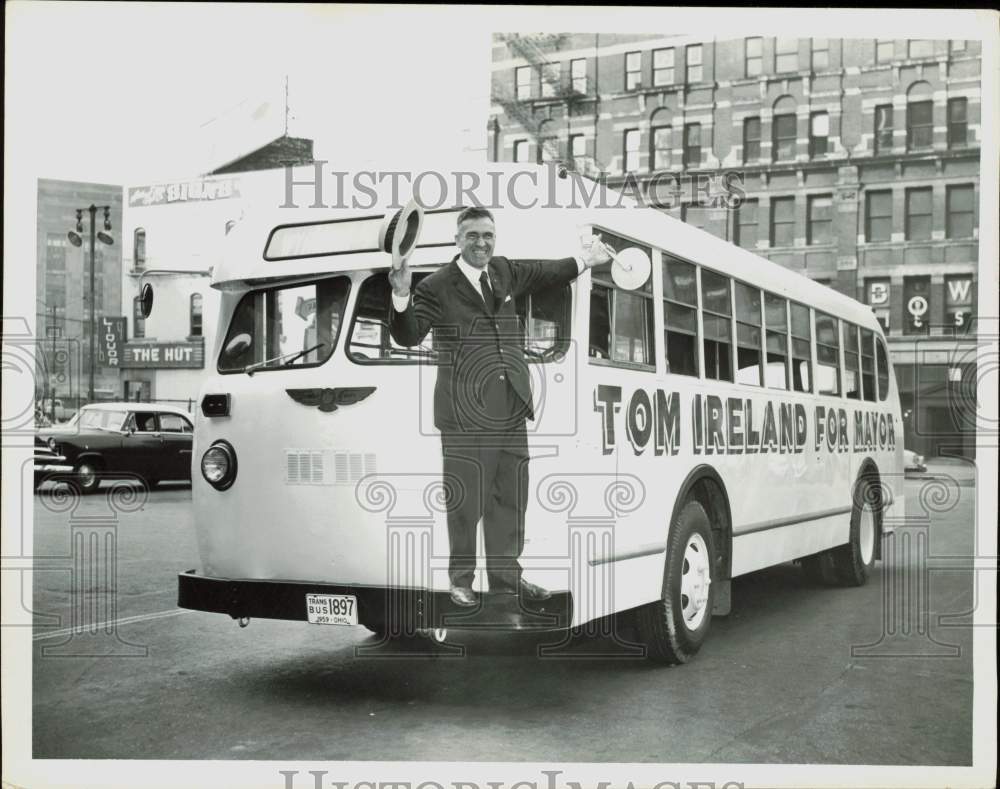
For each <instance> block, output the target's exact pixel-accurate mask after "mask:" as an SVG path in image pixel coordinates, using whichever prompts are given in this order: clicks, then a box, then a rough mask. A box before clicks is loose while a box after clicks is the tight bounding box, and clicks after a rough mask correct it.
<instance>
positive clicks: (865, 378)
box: [861, 329, 875, 402]
mask: <svg viewBox="0 0 1000 789" xmlns="http://www.w3.org/2000/svg"><path fill="white" fill-rule="evenodd" d="M861 386H862V391H863V392H864V397H865V400H871V401H872V402H875V334H874V333H873V332H872V331H870V330H868V329H862V330H861Z"/></svg>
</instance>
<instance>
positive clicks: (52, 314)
mask: <svg viewBox="0 0 1000 789" xmlns="http://www.w3.org/2000/svg"><path fill="white" fill-rule="evenodd" d="M90 205H96V206H99V207H101V206H109V208H110V211H109V213H108V220H109V222H110V226H111V230H110V231H108V235H110V236H111V239H112V240H113V241H114V243H113V244H111V245H107V244H104V243H101V242H100V241H97V242H96V243H95V248H94V258H95V261H94V262H95V266H94V313H95V320H96V323H97V324H98V327H100V326H101V321H102V319H103V318H104V317H105V316H116V315H119V314H120V312H119V309H120V305H121V270H122V245H121V233H120V231H121V227H122V187H120V186H113V185H108V184H93V183H82V182H78V181H59V180H54V179H49V178H39V179H38V213H37V228H36V234H37V241H36V248H37V255H36V258H35V286H36V287H35V293H36V302H35V309H34V312H35V321H36V323H35V325H36V327H37V336H38V338H39V341H40V342H42V350H43V353H42V354H40V355H39V357H38V362H37V364H36V376H35V381H36V385H35V396H36V399H37V400H39V401H40V400H42V399H43V398H44V399H45V407H46V411H48V410H49V409H51V407H52V400H53V398H58V399H60V400H61V401H62V404H63V407H64V408H66V409H67V410H73V409H75V408H76V407H77V405H78V404H79V401H80V400H81V398H82V399H83V400H84V401H86V398H87V395H88V389H89V383H90V381H89V378H90V367H91V365H90V331H91V326H90V216H89V212H88V211H87V208H88V207H89V206H90ZM78 210H82V211H83V214H82V224H81V228H80V231H79V235H80V236H81V237H82V239H83V244H82V246H79V247H77V246H74V245H73V244H71V243H70V241H69V238H68V233H69V232H70V231H74V232H76V231H77V211H78ZM104 227H105V225H104V211H103V210H98V211H97V214H96V228H95V229H96V231H103V230H104ZM25 306H29V305H25ZM101 337H102V333H101V332H100V331H99V332H98V335H97V338H96V340H95V350H96V352H97V353H96V358H97V364H96V367H95V368H94V393H95V396H96V398H97V399H113V398H114V397H115V396H116V395H117V393H118V381H119V370H118V367H117V366H116V364H115V361H116V360H114V359H109V358H108V356H107V354H106V352H105V347H104V344H103V343H102V342H99V340H100V339H101Z"/></svg>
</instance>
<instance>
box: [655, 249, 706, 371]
mask: <svg viewBox="0 0 1000 789" xmlns="http://www.w3.org/2000/svg"><path fill="white" fill-rule="evenodd" d="M696 277H697V271H696V270H695V267H694V266H693V265H692V264H690V263H685V262H684V261H683V260H677V259H675V258H671V257H668V256H667V255H664V256H663V296H664V298H663V326H664V335H665V338H664V339H665V340H666V341H665V342H664V346H665V347H666V354H667V372H668V373H673V374H674V375H693V376H697V375H698V283H697V279H696Z"/></svg>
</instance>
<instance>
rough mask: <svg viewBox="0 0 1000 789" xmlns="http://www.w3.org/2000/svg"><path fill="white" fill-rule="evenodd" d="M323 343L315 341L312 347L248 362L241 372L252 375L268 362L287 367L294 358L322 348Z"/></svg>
mask: <svg viewBox="0 0 1000 789" xmlns="http://www.w3.org/2000/svg"><path fill="white" fill-rule="evenodd" d="M324 345H326V343H325V342H321V343H317V344H316V345H314V346H313V347H312V348H304V349H303V350H301V351H292V352H291V353H283V354H281V356H275V357H273V358H271V359H265V360H264V361H262V362H254V363H253V364H248V365H247V366H246V367H244V368H243V372H245V373H246V374H247V375H251V376H252V375H253V373H254V370H259V369H260V368H261V367H267V366H268V365H269V364H274V363H275V362H284V365H283V366H285V367H287V366H288V365H290V364H291V363H292V362H294V361H295V360H296V359H300V358H302V357H303V356H305V355H306V354H307V353H312V352H313V351H315V350H318V349H320V348H322V347H323V346H324Z"/></svg>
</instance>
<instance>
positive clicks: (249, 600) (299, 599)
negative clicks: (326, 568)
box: [177, 570, 573, 632]
mask: <svg viewBox="0 0 1000 789" xmlns="http://www.w3.org/2000/svg"><path fill="white" fill-rule="evenodd" d="M307 594H308V595H317V594H320V595H353V596H354V597H355V598H356V599H357V608H358V612H357V613H358V624H360V625H366V626H369V627H372V628H384V627H386V626H389V627H390V628H392V629H394V630H396V631H401V632H415V631H417V630H426V629H432V628H456V629H472V630H532V631H547V630H565V629H567V628H568V627H569V626H570V623H571V622H572V619H573V596H572V594H571V593H570V592H553V593H552V597H550V598H549V599H548V600H543V601H540V602H539V601H530V600H522V599H520V598H519V597H518V596H517V595H514V594H492V593H486V594H479V595H478V598H479V604H478V605H477V606H476V607H474V608H472V607H470V608H462V607H460V606H457V605H455V604H454V603H453V602H451V597H450V595H449V593H448V592H442V591H436V590H433V589H423V588H390V587H384V586H361V585H356V584H329V583H315V582H312V581H273V580H268V581H257V580H248V579H231V578H210V577H208V576H204V575H199V574H198V573H196V572H195V571H194V570H188V571H187V572H184V573H179V574H178V576H177V605H178V607H180V608H188V609H191V610H194V611H209V612H212V613H218V614H228V615H229V616H231V617H232V618H233V619H244V618H250V619H255V618H256V619H288V620H293V621H301V622H305V621H308V615H307V613H306V595H307Z"/></svg>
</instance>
